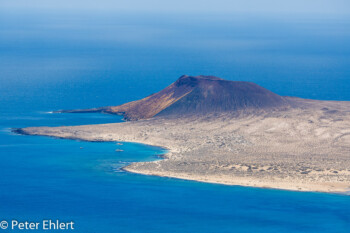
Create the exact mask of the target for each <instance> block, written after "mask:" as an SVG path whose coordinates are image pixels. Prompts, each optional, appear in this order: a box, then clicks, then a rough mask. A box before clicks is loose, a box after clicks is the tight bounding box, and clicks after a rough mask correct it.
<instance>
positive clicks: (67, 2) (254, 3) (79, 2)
mask: <svg viewBox="0 0 350 233" xmlns="http://www.w3.org/2000/svg"><path fill="white" fill-rule="evenodd" d="M0 9H2V10H15V11H16V10H26V11H29V10H54V11H61V10H69V11H70V10H73V11H95V12H101V11H109V12H110V11H112V12H145V13H147V12H163V13H257V14H326V15H348V14H350V1H349V0H215V1H212V0H211V1H208V0H176V1H174V0H172V1H166V0H147V1H145V0H30V1H28V0H0Z"/></svg>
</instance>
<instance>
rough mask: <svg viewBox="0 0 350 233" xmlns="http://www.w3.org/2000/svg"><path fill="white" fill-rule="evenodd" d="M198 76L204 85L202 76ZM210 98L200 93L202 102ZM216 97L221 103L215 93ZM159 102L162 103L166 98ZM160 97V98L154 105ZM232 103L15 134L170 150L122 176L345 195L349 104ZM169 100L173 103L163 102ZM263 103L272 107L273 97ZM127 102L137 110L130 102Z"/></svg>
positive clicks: (349, 175)
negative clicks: (228, 107)
mask: <svg viewBox="0 0 350 233" xmlns="http://www.w3.org/2000/svg"><path fill="white" fill-rule="evenodd" d="M185 79H186V80H187V79H188V77H185ZM195 79H198V78H195ZM199 79H200V82H202V78H201V77H200V78H199ZM203 79H206V78H203ZM179 80H181V78H180V79H179ZM179 80H178V81H177V82H179ZM197 81H198V80H197ZM197 81H196V82H197ZM204 82H208V83H210V85H209V84H205V87H206V88H205V90H206V91H207V90H212V83H216V82H220V83H224V84H225V82H226V81H225V82H224V80H220V81H218V80H216V79H211V78H209V81H208V80H205V81H204ZM175 84H176V85H177V83H176V82H175ZM190 84H191V85H188V83H187V84H186V88H187V89H186V91H184V93H186V94H183V93H181V95H179V96H180V97H181V98H183V96H184V95H188V94H187V93H191V92H193V93H194V92H195V91H193V90H189V89H188V87H189V86H194V87H195V86H197V83H196V85H193V80H192V81H191V83H190ZM172 85H174V84H172ZM181 85H183V84H181ZM201 85H202V84H201ZM208 85H209V87H210V88H209V89H208ZM213 85H214V84H213ZM225 85H226V84H225ZM169 87H171V86H169ZM214 88H215V85H214ZM253 91H254V92H258V91H257V90H253ZM208 93H209V92H205V94H204V95H203V96H205V101H207V100H208V99H207V98H208V97H207V96H208ZM212 93H216V92H212ZM209 94H210V93H209ZM173 95H174V93H173V92H172V93H171V96H173ZM264 95H265V93H264ZM266 95H271V94H270V92H269V93H266ZM198 96H199V95H198V94H196V98H192V99H190V100H191V103H193V99H196V100H197V99H198ZM200 96H202V95H200ZM214 97H215V98H218V97H217V95H215V96H214ZM214 97H213V98H214ZM149 98H150V97H147V98H145V99H147V100H149ZM151 98H152V96H151ZM161 98H163V99H164V93H163V94H162V97H161ZM161 98H158V97H157V99H158V100H159V99H161ZM213 98H212V99H213ZM215 98H214V99H215ZM220 98H221V97H220ZM232 98H235V99H234V100H235V101H237V100H244V103H245V105H244V106H243V107H241V108H236V109H235V110H234V111H207V112H205V113H203V112H202V111H201V112H200V114H196V112H191V111H189V114H181V115H176V114H170V115H166V114H156V115H155V116H151V117H147V118H145V119H137V120H135V121H127V122H122V123H113V124H101V125H83V126H72V127H70V126H64V127H30V128H24V129H17V130H16V131H17V132H19V133H23V134H30V135H45V136H54V137H59V138H68V139H78V140H89V141H116V142H117V141H127V142H137V143H144V144H149V145H154V146H160V147H163V148H167V149H168V153H166V154H165V155H164V159H161V160H157V161H153V162H136V163H132V164H130V165H128V166H126V167H124V169H125V170H127V171H130V172H135V173H141V174H146V175H157V176H165V177H175V178H181V179H188V180H196V181H202V182H211V183H220V184H227V185H242V186H252V187H264V188H278V189H287V190H298V191H319V192H342V193H347V192H348V191H349V190H350V102H341V101H318V100H306V99H299V98H293V97H281V98H283V99H282V102H278V104H280V103H281V106H282V107H281V106H278V107H276V106H272V107H270V106H269V107H267V108H266V107H259V106H260V105H259V106H257V107H255V106H253V107H252V106H249V105H250V102H249V101H251V100H250V99H252V100H254V98H253V97H252V98H250V96H248V97H247V96H246V95H245V96H243V97H242V98H241V97H237V96H234V97H232ZM273 98H275V97H274V96H273ZM225 99H227V96H226V97H225ZM260 99H261V96H260V97H259V100H260ZM166 100H167V101H168V102H171V101H169V98H168V97H167V98H166ZM219 100H220V101H222V99H219ZM277 100H278V101H279V99H277ZM230 101H231V100H230ZM254 101H255V100H254ZM266 101H268V102H269V103H270V102H271V100H270V99H267V100H266ZM136 102H137V101H136ZM153 102H154V101H153ZM153 102H152V103H153ZM173 102H179V100H176V101H173ZM187 102H188V100H187ZM187 102H184V103H183V104H186V103H187ZM131 103H133V105H135V102H131ZM205 103H206V102H205ZM211 103H212V101H211ZM230 103H231V102H230ZM251 103H259V104H260V103H261V102H259V101H258V102H251ZM276 103H277V102H276ZM285 103H288V104H285ZM246 105H247V106H248V107H247V106H246ZM143 106H147V104H146V105H143ZM157 106H158V107H159V105H157ZM186 106H188V105H186ZM203 106H204V105H203V102H201V103H198V104H197V105H196V107H195V109H197V110H198V109H200V107H202V108H204V109H208V107H207V106H204V107H203ZM225 106H226V105H225ZM235 106H236V105H235ZM261 106H263V105H261ZM176 109H179V108H178V107H177V108H175V110H176ZM181 109H182V108H181ZM79 111H80V112H86V110H79ZM93 111H95V109H94V110H93ZM168 112H171V113H172V112H174V111H168ZM137 114H138V116H139V113H137Z"/></svg>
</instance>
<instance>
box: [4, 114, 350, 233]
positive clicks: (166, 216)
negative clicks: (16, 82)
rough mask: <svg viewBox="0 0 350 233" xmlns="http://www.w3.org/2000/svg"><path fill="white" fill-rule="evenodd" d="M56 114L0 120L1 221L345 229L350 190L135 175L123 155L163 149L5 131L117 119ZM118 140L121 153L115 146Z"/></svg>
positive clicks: (134, 227)
mask: <svg viewBox="0 0 350 233" xmlns="http://www.w3.org/2000/svg"><path fill="white" fill-rule="evenodd" d="M58 116H59V119H60V120H59V121H58V120H57V119H56V118H54V117H53V115H50V114H45V113H33V114H31V115H28V116H22V118H21V119H16V117H15V116H14V117H6V118H5V119H4V118H3V117H1V118H0V125H1V129H2V130H1V132H0V152H1V153H0V160H1V163H0V177H1V179H0V186H1V190H0V213H1V218H2V219H5V220H7V221H10V220H12V219H16V220H19V221H41V220H42V219H59V220H61V221H71V220H73V221H74V222H75V227H76V228H75V230H74V232H82V233H88V232H169V231H170V232H347V230H348V229H350V199H349V197H348V196H344V195H334V194H322V193H302V192H289V191H281V190H271V189H257V188H247V187H234V186H224V185H216V184H205V183H199V182H191V181H184V180H178V179H170V178H161V177H152V176H143V175H137V174H131V173H126V172H123V171H121V170H120V168H121V167H122V166H125V165H126V164H127V163H129V162H134V161H149V160H154V159H159V157H158V156H157V155H159V154H162V153H164V152H165V151H163V150H161V149H159V148H155V147H150V146H146V145H140V144H133V143H123V145H116V143H113V142H104V143H98V142H83V141H73V140H64V139H55V138H49V137H40V136H23V135H16V134H12V133H11V132H9V131H8V127H10V126H14V125H15V126H26V125H55V124H57V123H55V122H59V124H68V123H70V122H74V121H75V120H78V119H77V118H81V117H83V118H84V119H85V121H84V122H86V123H105V122H118V121H120V119H119V118H118V117H115V116H110V115H102V118H101V115H96V114H85V115H79V114H76V115H75V114H59V115H58ZM14 119H16V120H14ZM80 121H82V119H79V122H80ZM8 124H9V125H8ZM81 147H82V149H81ZM117 148H120V149H123V150H124V151H123V152H115V149H117ZM15 232H16V231H15ZM18 232H23V231H18ZM46 232H47V231H46Z"/></svg>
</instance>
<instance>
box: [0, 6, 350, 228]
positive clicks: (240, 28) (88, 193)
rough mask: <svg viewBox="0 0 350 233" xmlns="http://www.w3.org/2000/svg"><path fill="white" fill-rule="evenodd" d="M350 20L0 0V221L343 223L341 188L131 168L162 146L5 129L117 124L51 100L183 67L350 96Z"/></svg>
mask: <svg viewBox="0 0 350 233" xmlns="http://www.w3.org/2000/svg"><path fill="white" fill-rule="evenodd" d="M349 26H350V19H348V18H346V17H344V16H339V17H321V18H315V17H306V16H298V17H289V16H282V15H280V16H278V17H277V16H274V17H272V16H271V17H266V16H264V17H263V16H259V15H235V16H232V15H214V14H209V15H201V14H198V15H193V14H184V15H181V16H179V15H176V14H167V15H162V14H158V15H157V14H142V15H139V14H138V15H130V14H93V15H91V14H83V13H81V14H78V15H77V14H75V13H72V12H69V11H67V12H64V13H62V12H59V13H57V12H56V13H52V14H50V13H47V12H36V13H33V12H6V11H3V10H1V14H0V82H1V85H0V105H1V108H0V222H1V221H7V222H11V221H12V220H17V221H19V222H20V221H22V222H25V221H28V222H40V221H42V220H44V219H52V220H54V221H56V220H59V221H62V222H69V221H73V222H74V227H75V229H74V230H66V231H68V232H81V233H99V232H279V233H280V232H348V231H349V229H350V198H349V197H348V196H346V195H342V194H325V193H313V192H292V191H283V190H273V189H261V188H249V187H239V186H225V185H218V184H206V183H200V182H193V181H185V180H180V179H172V178H164V177H154V176H144V175H138V174H131V173H128V172H124V171H122V170H120V168H121V167H123V166H125V165H126V164H128V163H130V162H136V161H151V160H157V159H161V158H160V157H159V155H161V154H163V153H166V151H165V150H163V149H161V148H156V147H151V146H147V145H141V144H135V143H127V142H122V145H118V144H116V143H115V142H103V143H102V142H84V141H74V140H63V139H56V138H50V137H41V136H24V135H17V134H14V133H12V132H11V128H17V127H27V126H61V125H81V124H100V123H112V122H121V121H122V119H121V118H120V117H119V116H113V115H106V114H53V113H51V112H52V111H54V110H59V109H76V108H90V107H100V106H110V105H118V104H122V103H124V102H127V101H132V100H135V99H138V98H142V97H144V96H147V95H149V94H151V93H154V92H157V91H159V90H161V89H163V88H164V87H166V86H167V85H169V84H170V83H172V82H173V81H175V80H176V79H177V78H178V77H180V76H181V75H182V74H188V75H200V74H204V75H215V76H218V77H222V78H225V79H230V80H243V81H252V82H256V83H258V84H260V85H262V86H264V87H266V88H268V89H270V90H271V91H274V92H276V93H278V94H280V95H288V96H298V97H302V98H311V99H324V100H347V101H350V92H349V90H350V59H349V58H350V44H349V42H348V41H350V30H348V28H349ZM116 149H121V150H123V151H122V152H116V151H115V150H116ZM0 231H1V229H0ZM23 231H25V230H10V229H7V230H4V232H23ZM28 231H30V230H28ZM38 231H39V232H40V230H38ZM41 231H43V230H41ZM46 232H47V231H46Z"/></svg>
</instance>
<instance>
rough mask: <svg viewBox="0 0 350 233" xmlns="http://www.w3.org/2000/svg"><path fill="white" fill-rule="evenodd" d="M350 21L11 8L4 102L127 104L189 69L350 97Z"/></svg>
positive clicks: (3, 60) (5, 33)
mask: <svg viewBox="0 0 350 233" xmlns="http://www.w3.org/2000/svg"><path fill="white" fill-rule="evenodd" d="M349 25H350V20H349V19H348V18H346V17H344V16H339V17H338V18H335V17H328V18H327V17H324V18H315V16H310V17H309V18H308V17H305V16H303V17H301V16H300V17H291V16H281V15H279V16H276V15H272V16H270V17H269V16H266V15H260V16H258V15H256V16H253V15H234V16H233V15H214V14H212V15H200V14H184V15H175V14H168V15H164V14H158V15H150V14H140V15H128V14H116V15H112V14H110V15H108V14H107V15H98V14H95V15H85V14H83V13H80V14H70V13H59V12H56V13H55V14H45V13H43V12H40V13H38V14H31V13H22V12H21V14H19V13H18V14H16V13H14V12H12V13H6V12H4V14H2V15H1V23H0V52H1V53H0V71H1V76H0V81H1V84H2V85H1V86H0V90H1V94H0V101H1V103H7V104H10V103H12V104H15V102H16V101H24V102H23V103H25V99H26V97H29V98H37V99H38V100H39V99H40V100H42V99H45V100H47V101H48V102H50V103H51V106H52V110H54V109H63V108H64V109H67V108H81V107H86V108H89V107H95V106H103V105H117V104H120V103H123V102H127V101H131V100H134V99H139V98H141V97H143V96H145V95H148V94H151V93H154V92H157V91H159V90H161V89H162V88H164V87H165V86H167V85H168V83H171V82H172V81H175V80H176V79H177V78H178V77H179V76H180V75H182V74H190V75H200V74H206V75H216V76H219V77H223V78H225V79H231V80H243V81H252V82H256V83H257V84H259V85H262V86H264V87H266V88H268V89H270V90H272V91H274V92H276V93H278V94H280V95H288V96H298V97H303V98H313V99H327V100H350V93H349V91H348V90H349V89H350V81H349V74H350V64H349V63H350V59H349V56H350V45H349V43H348V41H350V31H349V30H348V28H349ZM62 98H64V99H67V100H69V101H65V103H64V102H62V101H60V100H61V99H62ZM45 100H44V101H45ZM38 104H39V103H38ZM24 105H25V104H23V107H25V106H24ZM31 107H34V108H35V106H31ZM38 108H41V107H38Z"/></svg>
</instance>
